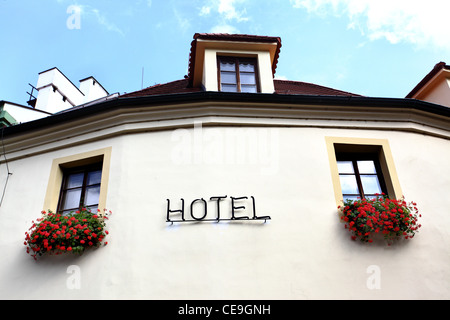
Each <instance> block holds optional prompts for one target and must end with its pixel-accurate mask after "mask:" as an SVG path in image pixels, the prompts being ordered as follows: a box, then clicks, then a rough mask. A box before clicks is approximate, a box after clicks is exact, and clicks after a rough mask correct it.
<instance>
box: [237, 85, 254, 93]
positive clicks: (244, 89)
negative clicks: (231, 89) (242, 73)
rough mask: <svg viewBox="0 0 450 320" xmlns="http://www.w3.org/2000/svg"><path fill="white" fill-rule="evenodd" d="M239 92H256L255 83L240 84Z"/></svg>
mask: <svg viewBox="0 0 450 320" xmlns="http://www.w3.org/2000/svg"><path fill="white" fill-rule="evenodd" d="M241 92H253V93H256V92H258V90H257V88H256V85H252V86H245V85H242V86H241Z"/></svg>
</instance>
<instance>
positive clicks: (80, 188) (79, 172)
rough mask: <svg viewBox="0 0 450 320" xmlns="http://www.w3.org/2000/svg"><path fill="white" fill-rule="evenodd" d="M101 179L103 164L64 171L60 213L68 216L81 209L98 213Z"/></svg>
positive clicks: (59, 206) (59, 205)
mask: <svg viewBox="0 0 450 320" xmlns="http://www.w3.org/2000/svg"><path fill="white" fill-rule="evenodd" d="M101 178H102V164H101V163H99V164H95V165H89V166H84V167H78V168H73V169H67V170H64V173H63V182H62V187H61V195H60V199H59V204H58V212H62V213H63V214H68V213H70V212H72V211H76V210H79V209H80V208H81V207H85V208H88V209H90V210H91V211H92V212H96V211H97V209H98V204H99V196H100V183H101Z"/></svg>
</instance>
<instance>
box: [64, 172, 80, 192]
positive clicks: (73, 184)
mask: <svg viewBox="0 0 450 320" xmlns="http://www.w3.org/2000/svg"><path fill="white" fill-rule="evenodd" d="M83 179H84V173H74V174H70V175H69V176H68V177H67V180H66V189H70V188H77V187H81V186H82V185H83Z"/></svg>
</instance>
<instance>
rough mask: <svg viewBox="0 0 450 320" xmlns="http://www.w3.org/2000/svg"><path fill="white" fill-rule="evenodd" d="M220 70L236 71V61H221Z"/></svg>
mask: <svg viewBox="0 0 450 320" xmlns="http://www.w3.org/2000/svg"><path fill="white" fill-rule="evenodd" d="M220 71H236V66H235V64H234V62H224V61H221V62H220Z"/></svg>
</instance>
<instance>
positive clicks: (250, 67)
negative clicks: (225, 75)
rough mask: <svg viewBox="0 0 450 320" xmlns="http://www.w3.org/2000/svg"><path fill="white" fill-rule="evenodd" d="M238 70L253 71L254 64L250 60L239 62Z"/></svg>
mask: <svg viewBox="0 0 450 320" xmlns="http://www.w3.org/2000/svg"><path fill="white" fill-rule="evenodd" d="M239 71H241V72H243V71H245V72H255V65H254V64H253V63H250V62H248V63H247V62H241V63H239Z"/></svg>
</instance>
